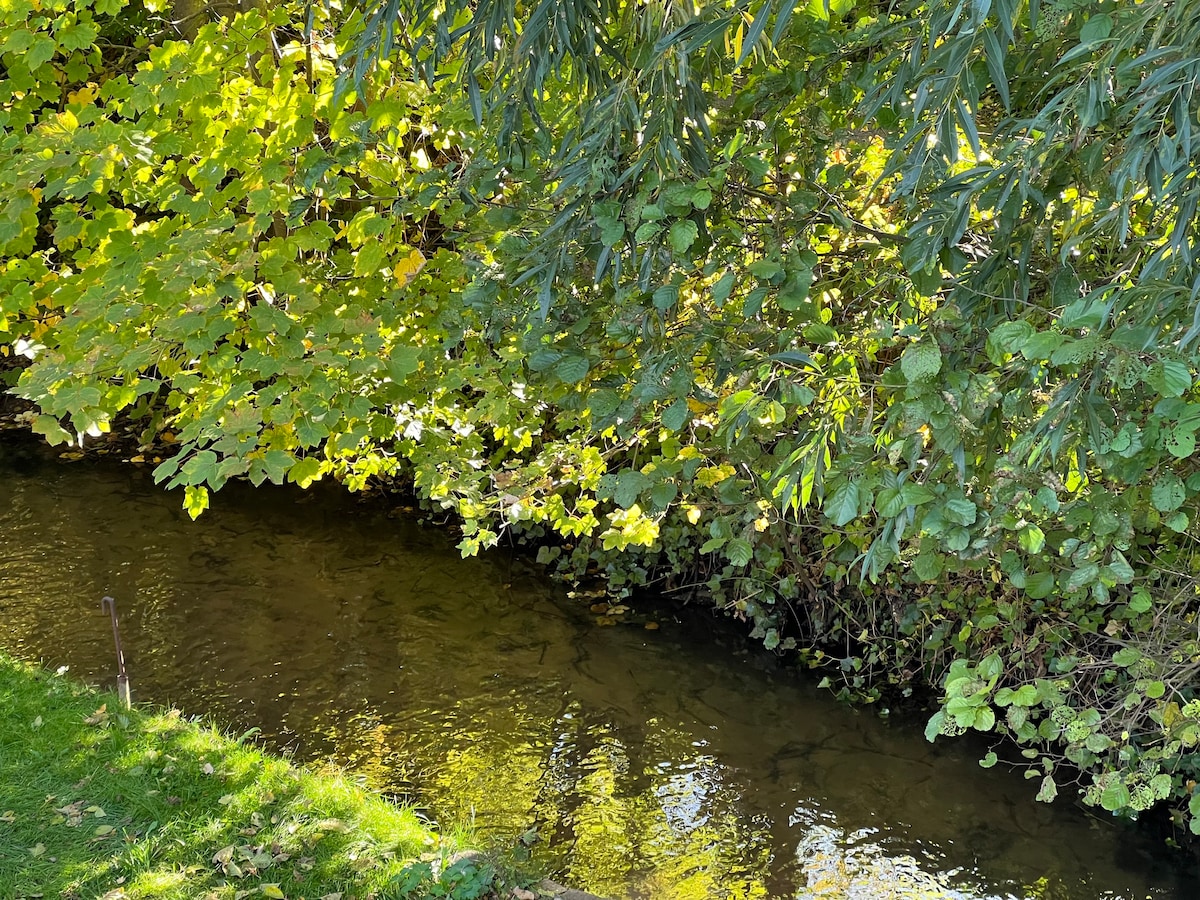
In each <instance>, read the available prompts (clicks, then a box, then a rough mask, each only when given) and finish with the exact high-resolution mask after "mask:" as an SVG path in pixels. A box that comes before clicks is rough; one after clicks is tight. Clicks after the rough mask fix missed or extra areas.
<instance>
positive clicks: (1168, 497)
mask: <svg viewBox="0 0 1200 900" xmlns="http://www.w3.org/2000/svg"><path fill="white" fill-rule="evenodd" d="M1186 497H1187V490H1186V489H1185V488H1184V486H1183V481H1182V480H1181V479H1180V478H1179V476H1178V475H1176V474H1175V473H1174V472H1163V473H1162V474H1161V475H1159V476H1158V478H1156V479H1154V484H1153V485H1152V486H1151V487H1150V502H1151V503H1153V504H1154V508H1155V509H1157V510H1158V511H1159V512H1172V511H1174V510H1176V509H1179V507H1180V506H1182V505H1183V501H1184V499H1186Z"/></svg>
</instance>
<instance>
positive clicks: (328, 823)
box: [316, 819, 350, 834]
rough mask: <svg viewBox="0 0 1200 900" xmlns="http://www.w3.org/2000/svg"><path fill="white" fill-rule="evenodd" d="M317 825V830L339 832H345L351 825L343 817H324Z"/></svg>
mask: <svg viewBox="0 0 1200 900" xmlns="http://www.w3.org/2000/svg"><path fill="white" fill-rule="evenodd" d="M316 827H317V831H336V832H338V833H339V834H345V833H346V832H348V831H349V830H350V826H349V825H347V824H346V823H345V822H343V821H342V820H341V819H322V820H321V821H320V822H318V823H317V826H316Z"/></svg>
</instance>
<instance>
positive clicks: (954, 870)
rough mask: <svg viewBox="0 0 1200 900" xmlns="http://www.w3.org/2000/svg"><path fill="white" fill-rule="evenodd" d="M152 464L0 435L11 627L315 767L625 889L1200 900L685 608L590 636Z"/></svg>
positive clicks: (1024, 790)
mask: <svg viewBox="0 0 1200 900" xmlns="http://www.w3.org/2000/svg"><path fill="white" fill-rule="evenodd" d="M178 504H179V498H178V497H177V496H175V495H169V496H168V495H165V494H164V493H162V492H161V491H160V490H159V489H157V488H156V487H154V486H153V484H152V482H151V479H150V477H149V475H148V473H146V472H143V471H140V470H133V469H130V468H128V467H117V466H97V465H93V464H90V463H81V464H76V465H73V466H72V465H64V464H61V463H58V462H55V461H48V460H46V459H44V458H42V457H41V456H40V455H39V454H36V453H32V452H30V451H14V449H13V446H12V445H11V444H0V537H2V539H3V541H4V554H3V558H2V559H0V643H3V644H4V645H6V646H8V647H10V648H11V649H13V650H14V651H16V652H18V653H20V654H22V655H24V656H26V657H30V658H41V659H43V660H45V661H46V662H47V663H48V664H51V665H60V664H66V665H69V666H70V667H71V671H72V672H73V673H74V674H75V675H76V676H79V677H82V678H84V679H88V680H91V681H95V682H100V683H103V684H108V685H110V686H111V682H112V680H113V677H114V674H113V672H112V671H111V669H112V653H111V648H110V642H111V633H110V631H109V630H108V629H107V620H106V619H104V618H103V617H101V616H100V614H99V611H98V607H97V602H98V599H99V597H100V596H102V595H103V594H112V595H113V596H115V597H117V598H118V600H119V602H120V604H121V611H122V630H123V633H124V642H125V653H126V658H127V661H128V665H129V670H130V674H131V679H132V682H133V688H134V694H135V699H140V700H143V701H150V702H155V703H168V702H170V703H176V704H179V705H181V706H182V707H183V708H184V709H186V710H188V711H190V712H203V713H206V714H209V715H211V716H212V717H214V718H215V719H216V720H218V721H220V722H222V723H224V724H226V725H227V726H228V727H229V728H231V729H238V730H240V729H245V728H248V727H250V726H252V725H257V726H260V727H261V728H262V729H263V731H264V733H265V735H266V737H267V738H268V740H269V741H270V742H271V743H272V744H273V745H274V746H277V747H285V748H289V749H292V750H294V752H295V753H296V755H297V756H298V757H299V758H301V759H305V760H330V761H333V762H335V763H337V764H340V765H343V766H346V767H348V768H349V769H351V770H353V771H354V772H356V773H358V774H359V775H361V776H362V777H363V778H365V779H366V781H367V782H368V783H369V784H371V785H372V786H373V787H375V788H377V789H379V790H382V791H386V792H390V793H392V794H396V795H400V796H403V797H406V798H411V799H412V800H414V801H415V802H417V803H418V804H420V805H421V806H423V807H425V808H426V809H428V810H429V811H430V813H431V814H432V815H433V816H435V817H443V818H446V819H448V820H457V821H463V820H473V821H474V823H475V824H476V826H477V827H478V828H479V829H480V830H482V831H483V832H485V833H490V834H494V835H499V836H504V837H506V838H511V837H512V836H513V835H516V834H519V833H522V832H525V831H526V830H527V829H530V828H536V830H537V833H538V835H539V837H540V840H539V842H538V843H537V844H536V845H535V853H536V854H538V855H539V856H540V858H541V859H542V861H543V862H544V863H546V864H547V865H548V866H550V867H551V868H552V869H554V870H555V871H556V872H557V873H558V875H559V876H560V877H561V878H562V879H563V880H567V881H570V882H571V883H573V884H576V885H578V886H580V887H584V888H588V889H590V890H593V891H596V892H598V893H602V894H607V895H609V896H612V897H614V898H643V897H646V898H649V897H654V898H677V900H692V898H729V900H735V898H759V897H762V898H766V897H803V898H838V900H841V898H850V897H853V898H870V900H877V898H878V900H882V898H889V900H890V898H897V900H901V898H918V897H920V898H970V900H981V898H1006V900H1007V898H1012V897H1021V898H1039V900H1042V898H1044V900H1094V898H1097V897H1106V898H1111V900H1141V898H1144V897H1155V898H1192V897H1194V896H1196V894H1195V892H1194V890H1193V889H1192V886H1191V885H1192V882H1191V881H1190V879H1189V878H1188V874H1187V873H1186V872H1184V871H1183V870H1182V868H1181V867H1180V866H1179V864H1178V862H1177V861H1173V860H1171V859H1169V858H1166V857H1163V856H1160V855H1158V851H1157V850H1156V849H1155V848H1154V845H1153V844H1152V843H1151V842H1150V841H1149V839H1148V838H1146V837H1144V836H1142V835H1140V834H1139V833H1137V832H1135V831H1132V830H1130V829H1127V828H1123V827H1120V826H1118V825H1116V824H1114V823H1113V822H1111V821H1107V820H1102V819H1100V818H1098V817H1096V816H1093V815H1090V814H1087V813H1084V812H1081V811H1079V810H1077V809H1075V808H1073V807H1072V806H1070V805H1069V804H1067V803H1059V804H1056V805H1055V806H1051V807H1048V806H1044V805H1041V804H1035V803H1033V802H1032V796H1033V794H1034V788H1033V787H1032V786H1031V785H1030V783H1028V782H1026V781H1025V780H1023V779H1022V778H1020V777H1017V776H1016V775H1015V774H1011V773H1004V772H1001V771H998V770H991V771H989V772H984V771H982V770H981V769H979V767H978V766H977V765H976V763H975V760H976V759H977V758H978V754H977V753H975V752H973V751H972V750H971V749H970V748H965V747H963V746H962V745H961V744H953V743H951V744H949V745H947V746H942V745H936V746H933V745H930V744H928V743H926V742H925V740H924V738H923V737H922V734H921V724H920V723H917V722H908V723H903V724H897V723H890V724H889V723H885V722H882V721H881V720H879V719H878V718H877V717H876V716H874V715H872V714H869V713H856V712H854V711H852V710H848V709H845V708H843V707H841V706H839V705H837V704H836V703H834V702H833V701H832V700H831V699H829V697H828V696H827V695H825V694H823V693H819V692H817V691H816V690H815V689H814V688H813V687H812V686H811V685H809V684H806V683H802V682H801V681H799V680H797V679H795V678H794V677H792V676H790V675H789V674H788V673H785V672H780V671H778V670H777V669H776V668H775V666H774V661H773V659H772V658H770V657H767V656H764V655H762V654H758V653H756V652H754V651H751V650H749V649H746V648H743V649H741V650H737V649H734V650H732V651H731V650H730V649H728V648H718V647H716V646H715V645H714V643H713V642H712V641H711V640H710V639H709V638H708V636H707V635H705V634H704V633H703V629H704V625H703V623H701V624H700V625H699V626H697V625H696V624H695V623H693V624H692V625H685V624H678V623H672V622H664V623H663V627H662V628H661V629H659V630H658V631H653V632H651V631H646V630H644V629H642V628H639V627H635V626H630V625H618V626H612V627H598V626H597V624H596V622H595V619H594V617H593V616H591V615H590V614H589V613H588V611H587V610H586V609H585V608H583V607H581V606H580V605H578V604H574V603H572V602H570V601H567V600H566V599H565V598H564V597H563V596H562V592H561V591H560V590H559V589H558V588H557V587H555V586H553V585H551V584H549V583H548V582H547V581H546V580H545V579H544V578H542V577H541V576H539V575H538V574H537V573H536V572H535V571H533V570H531V569H530V567H528V566H527V565H525V564H524V563H522V562H520V561H518V560H513V559H510V558H508V557H506V556H505V555H503V554H499V553H497V554H492V555H489V556H487V557H486V558H484V559H475V560H463V559H460V558H459V557H458V554H457V551H455V550H454V549H453V547H452V546H451V543H452V542H451V541H450V540H449V539H448V537H447V536H446V535H445V534H443V533H440V532H437V531H433V530H426V529H422V528H420V527H418V526H415V525H413V524H411V523H406V522H404V521H400V520H394V519H391V518H389V517H388V516H387V515H385V514H384V512H383V511H382V510H380V509H378V508H377V507H372V506H363V505H360V504H356V503H355V502H354V501H353V500H351V499H348V498H346V497H345V496H344V495H342V494H341V493H340V492H338V491H336V490H334V491H319V492H315V493H314V492H310V493H307V494H300V493H298V492H295V491H291V490H282V489H259V490H252V489H249V488H241V487H239V486H236V485H235V486H231V487H230V488H227V489H226V490H223V491H222V492H221V494H220V495H218V496H217V497H216V498H215V503H214V508H213V509H212V510H210V511H209V512H208V513H206V514H205V515H204V516H203V517H202V518H201V520H200V521H199V522H196V523H192V522H190V521H188V519H187V516H186V514H184V513H183V512H182V510H180V509H179V508H178Z"/></svg>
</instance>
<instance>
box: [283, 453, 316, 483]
mask: <svg viewBox="0 0 1200 900" xmlns="http://www.w3.org/2000/svg"><path fill="white" fill-rule="evenodd" d="M322 468H323V466H322V464H321V460H319V459H318V458H317V457H315V456H306V457H304V458H303V459H298V460H296V463H295V465H293V466H292V467H291V468H290V469H289V470H288V473H287V474H288V480H289V481H294V482H295V483H296V484H298V485H300V487H302V488H306V487H308V486H309V485H310V484H312V483H313V482H314V481H316V480H317V479H318V478H320V477H321V471H322Z"/></svg>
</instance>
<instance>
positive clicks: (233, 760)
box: [0, 653, 533, 900]
mask: <svg viewBox="0 0 1200 900" xmlns="http://www.w3.org/2000/svg"><path fill="white" fill-rule="evenodd" d="M459 851H460V847H459V843H458V840H456V839H455V838H453V837H447V836H445V835H439V834H437V833H435V832H433V831H432V830H431V829H430V828H429V826H428V825H427V824H425V823H424V822H422V821H421V820H420V819H419V818H418V817H417V816H416V815H415V814H414V813H413V812H411V811H409V810H406V809H398V808H396V807H395V806H393V805H391V804H388V803H386V802H385V801H383V800H382V799H380V798H377V797H373V796H370V795H368V794H367V793H365V792H363V791H362V790H360V789H358V788H356V787H354V786H353V785H351V784H348V783H347V782H346V781H344V780H343V779H341V778H340V777H336V776H326V775H316V774H313V773H310V772H306V771H305V770H303V769H300V768H297V767H296V766H293V765H291V764H289V763H288V762H286V761H284V760H282V759H279V758H276V757H273V756H270V755H268V754H266V753H263V752H262V751H260V750H258V749H256V748H254V747H251V746H245V745H243V744H241V743H239V742H238V741H236V740H233V739H231V738H228V737H225V736H222V735H221V734H219V733H217V732H216V731H213V730H212V729H210V728H206V727H203V726H200V725H197V724H196V723H194V722H190V721H188V720H186V719H184V718H183V717H181V715H180V713H179V712H178V711H177V710H169V711H165V712H161V711H159V712H149V711H141V710H138V709H134V710H132V711H125V710H123V709H121V708H120V706H119V703H118V701H117V698H116V696H115V695H113V694H103V693H98V692H95V691H93V690H89V689H86V688H84V687H82V686H80V685H78V684H76V683H74V682H72V681H71V680H69V679H67V678H64V677H60V676H56V675H52V674H49V673H46V672H43V671H40V670H38V669H35V668H33V667H31V666H28V665H26V664H23V663H21V662H18V661H15V660H13V659H11V658H10V657H7V656H5V655H4V654H2V653H0V897H4V898H39V897H59V896H61V897H65V898H85V897H86V898H94V897H99V898H106V900H122V898H129V900H132V898H139V897H154V898H205V900H209V898H211V900H218V898H229V900H240V898H244V897H247V898H256V897H268V898H269V897H274V898H289V900H292V898H301V897H304V898H310V900H315V898H324V900H351V898H360V900H361V898H367V897H380V898H384V897H389V898H392V897H394V898H402V897H412V898H418V897H422V898H423V897H439V898H454V900H471V898H480V897H495V896H500V895H508V893H509V892H508V889H507V887H506V886H505V885H504V884H503V883H502V882H503V881H504V879H503V878H502V877H501V876H500V875H498V874H497V873H496V872H495V871H494V869H493V867H492V866H490V865H489V864H487V863H485V862H483V861H482V860H481V859H480V858H477V857H468V858H460V859H459V860H458V861H454V855H455V854H456V853H457V852H459ZM435 875H436V876H438V878H437V879H436V880H435V877H434V876H435ZM513 893H515V895H516V896H522V895H523V892H522V891H520V890H517V891H515V892H513ZM529 896H533V894H529Z"/></svg>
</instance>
